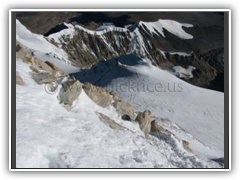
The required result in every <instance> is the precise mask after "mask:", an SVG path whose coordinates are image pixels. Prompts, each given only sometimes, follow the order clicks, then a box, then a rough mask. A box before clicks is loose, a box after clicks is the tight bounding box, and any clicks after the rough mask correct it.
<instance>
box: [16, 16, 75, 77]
mask: <svg viewBox="0 0 240 180" xmlns="http://www.w3.org/2000/svg"><path fill="white" fill-rule="evenodd" d="M16 40H17V41H18V42H19V43H20V44H21V46H22V47H23V48H24V49H25V50H27V51H28V52H30V53H31V54H32V55H34V56H35V57H37V58H39V59H41V60H43V61H49V62H52V63H54V64H55V65H56V66H57V67H58V68H60V69H62V70H63V71H65V72H66V73H73V72H79V68H76V67H73V66H71V62H70V61H69V60H68V55H67V54H66V52H65V51H64V50H63V49H61V48H57V47H56V46H54V45H53V44H51V43H50V42H48V41H47V40H46V39H45V38H44V36H43V35H39V34H33V33H31V32H30V31H29V30H28V29H27V28H26V27H24V26H23V25H22V24H21V23H20V22H19V21H18V20H16Z"/></svg>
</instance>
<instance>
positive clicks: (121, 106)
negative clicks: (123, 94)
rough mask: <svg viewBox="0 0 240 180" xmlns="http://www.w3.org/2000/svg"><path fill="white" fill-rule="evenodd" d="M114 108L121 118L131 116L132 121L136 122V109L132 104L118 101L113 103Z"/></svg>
mask: <svg viewBox="0 0 240 180" xmlns="http://www.w3.org/2000/svg"><path fill="white" fill-rule="evenodd" d="M113 106H114V107H115V108H116V110H117V112H118V114H119V115H120V116H121V117H123V116H124V117H126V115H127V116H129V118H130V120H132V121H133V120H134V109H133V107H132V105H131V104H129V103H126V102H124V101H122V100H117V101H115V102H114V103H113ZM123 119H124V120H127V119H126V118H123Z"/></svg>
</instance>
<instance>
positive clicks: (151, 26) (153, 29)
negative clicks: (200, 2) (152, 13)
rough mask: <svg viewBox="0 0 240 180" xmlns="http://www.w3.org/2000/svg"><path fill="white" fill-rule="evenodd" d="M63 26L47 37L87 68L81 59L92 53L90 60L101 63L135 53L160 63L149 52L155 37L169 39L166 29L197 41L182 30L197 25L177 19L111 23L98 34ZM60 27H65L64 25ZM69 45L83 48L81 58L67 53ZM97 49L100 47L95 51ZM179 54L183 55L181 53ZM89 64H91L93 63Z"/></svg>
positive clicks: (105, 24)
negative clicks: (131, 23)
mask: <svg viewBox="0 0 240 180" xmlns="http://www.w3.org/2000/svg"><path fill="white" fill-rule="evenodd" d="M63 24H64V27H66V28H64V29H62V30H61V31H59V32H56V33H53V34H50V35H49V36H48V37H47V38H48V39H49V41H50V42H53V43H54V44H57V45H58V46H59V47H61V48H63V49H65V51H67V53H68V54H70V57H74V58H73V61H74V60H77V61H79V62H78V63H80V65H82V66H83V67H85V66H86V65H84V64H83V63H82V62H81V61H82V60H81V59H84V58H83V57H82V56H81V55H82V54H84V55H86V54H88V56H89V54H90V56H89V58H90V57H91V58H94V59H96V58H97V60H99V58H100V59H101V58H107V59H109V58H112V57H116V56H119V55H124V54H129V53H134V54H136V55H138V56H140V57H142V58H145V59H149V60H150V61H156V60H155V59H156V57H154V56H152V54H151V53H150V51H149V46H151V43H150V41H151V40H150V39H151V38H154V36H158V37H163V38H165V34H164V29H165V30H167V31H168V32H170V33H172V34H173V35H175V36H177V37H179V38H180V39H192V38H193V36H192V35H190V34H188V33H186V32H185V31H184V30H183V29H182V27H187V28H190V27H193V25H191V24H186V23H179V22H176V21H173V20H158V21H156V22H142V21H140V22H139V23H136V24H133V25H130V26H128V27H127V28H121V27H115V26H114V25H113V24H111V23H104V24H103V25H102V26H100V27H99V28H97V29H96V30H94V31H93V30H88V29H86V28H83V27H81V26H79V25H75V26H73V25H71V24H67V23H63ZM60 25H61V26H62V24H60ZM60 25H59V26H60ZM144 34H147V35H148V36H149V35H150V36H151V37H147V38H146V36H145V35H144ZM144 36H145V37H144ZM143 38H144V39H143ZM149 38H150V39H149ZM77 39H79V40H77ZM92 41H93V42H92ZM93 43H94V44H95V43H96V45H93ZM65 46H67V47H68V48H69V46H70V47H71V49H75V48H79V47H81V50H78V51H80V52H77V53H78V55H77V54H76V52H75V51H74V53H75V54H73V53H72V51H69V50H67V48H65ZM93 46H96V47H95V48H93ZM82 47H84V48H82ZM102 48H104V49H106V50H107V51H109V53H108V54H101V55H99V53H100V52H101V49H102ZM179 54H181V52H180V53H179ZM109 55H110V56H109ZM92 56H93V57H92ZM87 58H88V57H87ZM88 62H89V63H91V62H92V61H88ZM91 65H93V64H91Z"/></svg>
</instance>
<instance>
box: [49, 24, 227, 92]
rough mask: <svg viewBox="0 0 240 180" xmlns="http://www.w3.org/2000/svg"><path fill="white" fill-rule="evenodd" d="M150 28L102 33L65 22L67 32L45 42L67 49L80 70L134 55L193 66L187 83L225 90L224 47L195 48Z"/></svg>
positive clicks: (160, 62)
mask: <svg viewBox="0 0 240 180" xmlns="http://www.w3.org/2000/svg"><path fill="white" fill-rule="evenodd" d="M147 25H148V24H147ZM147 25H146V24H145V23H144V22H141V23H136V24H133V25H131V26H129V27H127V28H118V27H116V28H108V29H107V30H104V31H103V32H102V31H90V30H88V29H85V28H83V27H81V26H79V25H75V26H73V25H71V24H66V23H65V27H67V29H66V28H64V29H62V32H61V33H54V34H50V35H49V36H48V37H46V39H48V41H49V42H51V43H53V44H55V45H56V46H57V47H59V48H62V49H64V51H65V52H66V53H67V54H68V58H69V60H70V61H71V62H72V64H73V65H75V66H77V67H79V68H91V67H92V66H93V65H94V64H95V63H97V62H98V61H99V60H101V59H102V58H104V59H111V58H114V57H118V56H121V55H126V54H129V53H133V54H135V55H137V56H139V57H141V58H143V59H146V60H147V61H149V62H150V63H152V64H153V65H155V66H158V67H159V68H161V69H171V68H172V67H174V66H182V67H183V68H186V67H187V66H193V67H195V68H196V69H195V70H194V71H193V77H192V78H191V79H186V78H183V79H184V80H186V81H187V82H189V83H191V84H194V85H197V86H200V87H205V88H210V89H215V90H219V91H223V83H222V82H223V79H221V78H218V81H217V84H218V85H216V78H217V77H219V76H220V75H221V74H222V73H223V71H224V62H223V61H222V60H221V59H222V57H223V45H222V46H220V45H217V46H214V47H211V48H208V49H205V50H203V49H200V48H199V47H198V48H197V49H194V46H192V44H191V41H192V39H181V38H179V37H177V36H176V35H174V34H172V33H171V32H168V31H167V30H166V29H163V32H162V34H161V33H159V32H158V31H157V30H156V29H155V32H154V33H153V32H151V31H150V30H149V27H147ZM191 29H193V27H188V28H184V30H185V31H186V32H187V31H188V30H191ZM69 31H70V32H71V35H70V34H69ZM64 32H66V34H65V33H64ZM163 35H164V36H165V37H164V36H163ZM193 39H194V37H193ZM219 81H220V83H218V82H219ZM214 82H215V83H214Z"/></svg>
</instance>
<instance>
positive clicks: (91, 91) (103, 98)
mask: <svg viewBox="0 0 240 180" xmlns="http://www.w3.org/2000/svg"><path fill="white" fill-rule="evenodd" d="M83 89H84V91H85V92H86V94H87V95H88V97H90V98H91V99H92V101H93V102H95V103H96V104H97V105H99V106H101V107H103V108H105V107H107V106H109V105H110V104H111V102H112V97H111V95H110V94H109V92H108V91H107V90H105V89H103V88H102V87H98V86H94V85H92V84H91V83H89V82H85V83H84V85H83Z"/></svg>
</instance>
